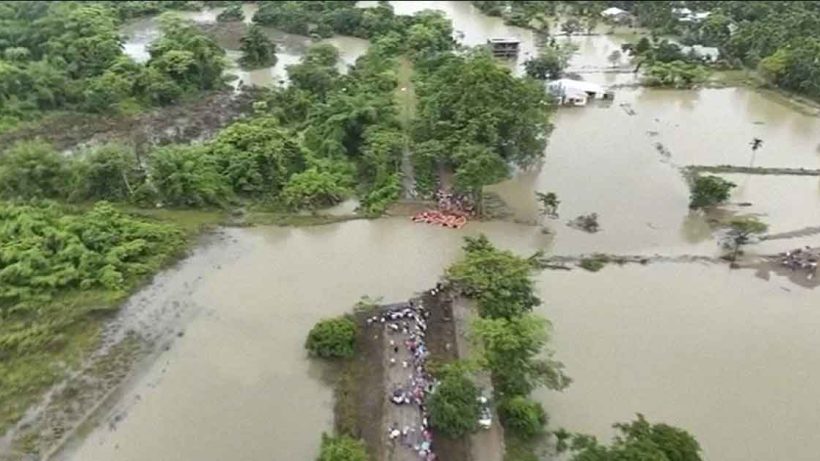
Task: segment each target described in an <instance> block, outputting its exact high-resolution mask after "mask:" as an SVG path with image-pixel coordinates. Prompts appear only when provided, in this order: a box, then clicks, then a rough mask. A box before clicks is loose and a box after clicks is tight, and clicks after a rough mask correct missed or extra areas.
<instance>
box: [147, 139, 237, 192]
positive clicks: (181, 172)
mask: <svg viewBox="0 0 820 461" xmlns="http://www.w3.org/2000/svg"><path fill="white" fill-rule="evenodd" d="M148 170H149V172H150V174H149V177H150V178H151V183H152V185H153V186H154V187H155V188H156V190H157V191H158V192H159V194H160V197H161V198H162V200H163V201H164V202H165V203H166V204H168V205H171V206H186V207H203V206H224V205H226V204H227V202H228V201H229V200H230V197H231V189H230V185H229V183H228V181H227V179H226V178H225V177H224V176H222V175H221V174H220V173H219V168H218V166H217V161H216V159H215V158H214V157H213V156H211V155H209V154H208V151H207V149H206V148H204V147H188V146H167V147H161V148H159V149H156V150H154V151H153V152H152V153H151V156H150V157H149V159H148Z"/></svg>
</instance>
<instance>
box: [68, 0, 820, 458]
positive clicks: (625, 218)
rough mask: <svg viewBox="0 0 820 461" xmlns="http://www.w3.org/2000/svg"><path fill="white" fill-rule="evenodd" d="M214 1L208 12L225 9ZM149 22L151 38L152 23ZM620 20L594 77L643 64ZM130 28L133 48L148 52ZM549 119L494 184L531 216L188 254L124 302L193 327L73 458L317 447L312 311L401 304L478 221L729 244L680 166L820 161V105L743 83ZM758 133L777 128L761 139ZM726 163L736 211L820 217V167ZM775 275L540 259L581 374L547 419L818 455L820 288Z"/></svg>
mask: <svg viewBox="0 0 820 461" xmlns="http://www.w3.org/2000/svg"><path fill="white" fill-rule="evenodd" d="M394 7H395V8H396V11H397V12H398V13H409V12H413V11H418V10H421V9H424V8H430V7H433V8H436V9H441V10H443V11H445V12H446V13H447V14H448V16H450V17H451V18H452V19H453V22H454V26H455V29H456V31H460V33H459V32H457V35H458V36H459V37H462V39H463V41H464V42H466V43H470V44H477V43H483V42H484V41H485V40H486V39H487V38H489V37H498V36H515V37H519V38H522V39H523V40H525V43H524V47H523V52H524V53H527V52H530V53H531V52H532V50H534V49H535V46H534V43H533V38H532V34H531V33H530V32H529V31H526V30H523V29H519V28H514V27H508V26H505V25H504V24H503V23H502V21H501V20H500V19H498V18H487V17H485V16H482V15H480V14H479V13H478V12H477V11H476V10H475V9H474V8H473V7H472V6H470V5H469V3H468V2H394ZM208 14H210V16H207V15H204V16H201V17H200V18H199V19H198V20H201V21H211V20H212V17H215V13H213V12H211V13H208ZM144 32H145V33H143V34H142V35H141V36H142V37H148V38H146V39H145V40H143V41H145V42H146V43H149V42H150V39H151V37H152V35H151V34H152V32H150V31H149V30H147V29H145V30H144ZM138 35H139V34H135V35H134V36H135V37H136V36H138ZM153 37H155V36H153ZM618 37H620V36H591V37H573V38H570V39H569V40H573V41H575V42H576V43H578V44H579V46H580V50H581V54H580V55H579V56H578V57H576V58H574V59H573V62H572V66H573V68H574V69H575V70H578V71H579V72H580V73H581V74H582V75H583V76H584V78H585V79H588V80H591V81H596V82H599V83H604V84H609V85H611V84H622V83H623V84H632V83H634V78H635V77H634V75H632V74H629V73H612V72H608V71H606V69H603V70H599V69H602V68H605V67H606V66H608V65H609V63H608V61H607V60H606V57H607V56H608V54H609V53H610V52H611V50H612V49H615V48H616V47H618V46H619V44H620V40H622V39H621V38H618ZM288 40H290V39H288ZM331 40H334V39H331ZM335 40H338V41H337V43H338V44H339V46H340V47H341V51H342V55H343V56H346V57H345V58H344V59H345V60H346V61H347V62H349V60H350V59H355V56H356V55H357V53H360V52H362V51H363V50H364V48H363V47H361V48H357V47H359V46H361V45H362V42H356V41H347V39H335ZM131 43H132V44H134V46H131V47H129V46H128V45H127V46H126V49H128V50H136V49H137V47H136V44H135V42H131ZM281 43H285V40H284V39H283V41H282V42H281ZM297 43H303V44H305V45H304V46H307V45H306V44H307V43H308V42H307V41H306V39H302V38H299V39H296V38H294V39H293V44H292V46H291V45H289V46H282V50H283V52H282V53H280V54H279V59H280V63H279V64H277V66H274V69H272V70H271V69H269V70H263V71H261V72H260V73H259V74H258V75H257V76H255V77H254V76H253V75H251V74H249V75H248V76H247V79H248V80H247V81H249V82H254V83H256V82H259V83H260V84H262V83H264V82H267V81H268V78H270V80H271V81H275V80H277V79H279V78H281V76H282V75H283V74H282V73H281V70H276V69H277V68H278V67H279V66H284V65H286V64H287V63H290V62H295V61H296V60H298V56H300V55H301V54H300V53H303V51H296V52H290V51H288V50H290V49H297V48H299V47H300V46H302V45H297ZM365 45H366V44H365ZM142 49H144V48H142ZM301 49H302V50H303V48H301ZM134 53H137V52H136V51H134ZM231 55H232V56H236V55H235V53H232V54H231ZM522 59H523V56H520V57H519V61H521V60H522ZM282 69H283V67H282ZM243 79H244V78H243ZM254 79H256V80H254ZM554 123H555V131H554V133H553V134H552V136H551V138H550V144H549V147H548V148H547V152H546V158H545V160H544V162H543V165H541V166H540V168H534V169H533V170H531V171H526V172H520V173H519V174H518V175H516V177H515V178H513V179H511V180H510V181H507V182H505V183H503V184H500V185H498V186H495V187H494V188H492V189H493V190H494V191H495V192H497V193H498V194H499V195H500V196H501V197H502V198H503V199H504V200H505V201H506V202H507V204H508V205H509V206H510V207H511V208H512V210H513V213H514V218H515V219H517V220H518V221H519V222H520V224H516V223H513V222H509V221H508V222H501V221H494V222H486V223H470V224H469V225H468V226H466V227H465V229H463V230H460V231H455V230H445V229H441V228H438V227H432V226H427V225H420V224H412V223H410V222H409V220H407V219H404V218H388V219H379V220H373V221H365V220H362V221H349V222H345V223H339V224H331V225H326V226H320V227H311V228H296V229H290V228H270V227H260V228H254V229H229V230H225V231H224V233H223V234H222V235H223V237H224V238H222V239H219V240H217V241H216V242H213V243H211V244H210V245H209V246H207V247H206V248H203V249H200V250H198V251H200V252H202V251H205V252H207V254H209V255H212V256H213V257H211V258H208V259H206V261H209V263H207V264H202V263H201V261H202V258H201V257H200V258H198V259H197V257H196V255H195V257H194V258H193V259H190V260H186V261H183V262H182V263H180V266H179V267H178V268H176V269H174V270H171V271H169V272H168V273H165V274H163V275H161V276H159V277H158V278H157V281H156V282H155V284H154V285H152V286H151V287H149V288H148V289H147V290H148V291H147V292H143V293H141V294H139V295H137V299H140V300H141V301H142V302H141V303H130V304H128V305H127V306H126V307H125V309H126V310H125V311H124V315H125V316H126V317H127V316H128V315H136V316H137V317H139V312H140V309H146V308H147V307H146V306H155V305H170V306H174V302H177V303H178V304H177V305H184V306H187V307H186V309H187V310H186V311H185V312H186V314H185V315H184V316H183V319H182V320H181V321H180V322H181V323H180V326H179V327H178V328H179V330H180V331H181V332H183V333H184V334H183V335H182V336H176V335H171V336H172V337H173V341H172V342H169V343H167V346H168V349H167V350H164V351H163V350H162V348H160V349H159V352H158V355H157V356H156V357H155V358H154V359H153V360H152V361H150V362H149V363H148V364H147V365H146V369H145V371H144V372H141V373H136V374H135V375H134V376H133V377H132V378H131V379H130V380H129V381H128V382H127V385H126V386H124V387H123V389H122V391H121V392H120V393H119V394H118V395H117V396H115V398H113V399H112V401H111V402H110V404H108V405H106V406H105V407H104V408H105V409H104V411H102V412H100V413H99V415H98V416H97V417H96V418H95V419H94V420H93V422H94V424H90V425H89V428H88V429H87V430H86V431H85V436H83V437H76V438H74V439H73V440H72V442H71V443H70V444H69V445H68V447H67V448H66V450H64V451H63V452H62V453H60V455H59V456H58V458H59V459H65V460H81V461H109V460H118V461H131V460H135V461H136V460H140V461H141V460H145V459H174V460H182V461H193V460H196V461H210V460H214V461H216V460H224V459H235V460H258V459H298V460H302V459H313V458H314V457H315V455H316V452H317V449H318V444H319V439H320V433H321V431H323V430H325V431H327V430H330V429H331V419H332V415H331V411H332V408H331V407H332V402H331V400H332V396H331V389H330V387H329V386H328V385H327V383H326V382H325V378H324V376H323V371H324V370H323V369H322V368H321V367H320V366H319V365H317V364H316V363H314V362H311V361H309V360H308V359H307V357H306V355H305V353H304V350H303V348H302V345H303V341H304V338H305V335H306V334H307V332H308V330H309V328H310V327H311V326H312V325H313V324H314V323H315V322H316V321H317V320H319V319H321V318H323V317H328V316H333V315H338V314H340V313H343V312H346V311H348V310H349V309H350V307H351V306H352V305H353V303H355V302H356V301H357V300H358V299H359V297H360V296H361V295H370V296H382V297H384V299H385V300H386V301H393V300H397V299H406V298H407V297H408V296H410V295H412V294H413V293H414V292H416V291H418V290H421V289H424V288H426V287H428V286H430V285H432V284H434V283H435V281H436V280H437V278H438V277H439V275H440V274H441V273H442V271H443V269H444V268H445V267H446V266H447V265H449V264H450V263H451V262H452V261H454V260H455V259H456V258H457V257H458V256H459V254H460V250H459V247H460V245H461V239H462V237H463V236H464V235H476V234H478V233H481V232H483V233H485V234H486V235H487V236H488V237H489V238H490V239H491V240H492V241H493V242H495V243H496V244H497V245H499V246H500V247H504V248H509V249H512V250H514V251H517V252H520V253H523V254H528V253H531V252H533V251H535V250H539V249H543V250H546V251H548V252H549V253H552V254H563V255H576V254H580V253H591V252H596V251H601V252H608V253H617V254H645V255H651V254H662V255H702V256H710V257H712V256H716V255H717V254H718V253H719V249H718V246H717V244H716V242H715V238H714V236H713V233H712V230H711V228H710V227H709V225H708V224H707V221H706V219H705V218H704V217H703V216H701V215H699V214H693V213H690V212H689V211H688V209H687V204H688V195H689V192H688V188H687V186H686V183H685V181H684V179H683V177H682V175H681V174H680V170H679V167H682V166H686V165H690V164H702V165H719V164H737V165H746V166H748V165H750V164H753V165H756V166H770V167H805V168H818V167H820V150H818V142H820V139H819V138H818V133H820V119H818V118H815V117H809V116H806V115H802V114H801V113H799V112H797V111H794V110H792V109H791V108H790V107H789V106H788V105H786V104H784V103H782V101H779V100H777V99H772V98H771V97H767V96H763V95H761V94H760V93H756V92H754V91H752V90H748V89H743V88H726V89H705V90H700V91H679V90H651V89H642V88H620V89H618V90H617V91H616V99H615V102H614V103H613V104H611V105H609V106H608V107H605V106H592V107H586V108H573V109H560V110H559V111H558V112H557V114H556V115H555V117H554ZM753 137H758V138H761V139H763V141H764V146H763V149H761V150H760V151H758V152H757V153H756V154H755V155H754V156H752V153H751V151H750V149H749V144H748V143H749V142H750V141H751V139H752V138H753ZM725 176H726V177H727V178H728V179H730V180H732V181H733V182H735V183H736V184H738V187H737V188H736V189H735V190H734V191H733V195H732V199H731V200H732V202H733V203H734V204H735V205H732V206H730V207H729V211H731V212H735V213H752V214H757V215H759V216H760V217H761V219H762V220H764V221H766V222H767V223H769V225H770V226H771V229H772V232H773V233H776V234H784V233H785V234H786V235H789V234H788V232H790V231H794V230H799V229H806V228H811V227H812V226H815V227H816V226H820V180H819V179H818V178H817V177H786V176H750V175H736V174H733V175H725ZM534 191H554V192H556V193H557V194H558V196H559V198H560V199H561V205H560V208H559V212H560V214H561V217H560V218H559V219H556V220H547V221H546V226H547V227H548V228H549V229H550V231H551V233H550V234H545V233H543V232H542V231H541V229H540V228H539V227H538V226H535V225H533V224H534V223H538V222H540V217H539V216H538V213H537V208H536V204H535V202H534ZM740 202H750V203H751V206H744V207H741V206H738V205H736V204H737V203H740ZM345 206H347V205H345ZM342 208H344V207H342ZM589 212H597V213H598V214H599V217H600V219H599V220H600V223H601V226H602V229H603V230H602V231H601V232H599V233H596V234H587V233H585V232H581V231H578V230H574V229H571V228H569V227H567V226H566V225H565V223H566V221H567V220H569V219H571V218H574V217H575V216H577V215H579V214H581V213H589ZM807 244H813V245H818V244H820V234H817V233H811V232H808V233H803V234H800V235H799V236H798V237H796V238H782V239H776V240H771V241H766V242H763V243H761V244H759V245H756V246H753V247H750V248H749V251H750V252H752V253H754V252H758V253H773V252H777V251H782V250H784V249H787V248H791V247H794V246H802V245H807ZM758 275H760V274H756V272H755V271H754V270H748V269H743V270H729V269H728V267H727V266H726V265H724V264H704V263H694V262H689V263H653V264H651V265H648V266H639V265H628V266H623V267H618V266H608V267H607V268H605V269H604V270H602V271H601V272H598V273H594V274H593V273H589V272H585V271H582V270H572V271H568V272H567V271H548V272H544V273H542V274H540V275H539V276H538V291H539V296H540V297H541V299H543V300H544V302H545V304H544V306H542V307H541V308H539V311H538V312H539V313H541V314H543V315H545V316H546V317H548V318H550V319H551V320H552V322H553V325H554V342H553V346H554V349H555V350H556V353H557V355H556V356H557V358H559V359H560V360H563V361H564V362H565V364H566V366H567V370H566V371H567V373H568V374H569V375H570V376H572V377H573V379H574V383H573V384H572V386H571V387H570V388H569V389H568V390H567V391H565V392H564V393H560V394H559V393H552V392H546V391H541V392H539V393H538V394H537V396H536V397H537V398H538V399H540V400H541V401H542V402H543V403H544V404H545V407H546V408H547V409H548V411H549V413H550V415H551V421H550V424H551V426H552V427H565V428H567V429H569V430H572V431H581V432H588V433H592V434H594V435H597V436H599V437H601V438H604V439H606V438H607V437H609V436H610V435H611V434H612V432H611V429H610V425H611V424H612V423H613V422H615V421H623V420H627V419H629V418H631V417H632V416H633V415H634V413H636V412H641V413H644V414H645V415H646V416H647V417H648V418H649V419H651V420H659V421H665V422H668V423H670V424H674V425H679V426H682V427H685V428H687V429H689V430H690V431H692V432H693V433H694V434H695V435H696V436H697V437H698V439H699V440H700V441H701V443H702V445H703V447H704V449H705V452H706V459H708V460H717V461H735V460H738V461H740V460H743V461H770V460H772V459H788V460H790V461H803V460H806V461H808V460H814V459H816V453H817V452H818V451H820V441H818V438H817V437H816V435H815V434H814V428H816V427H817V426H818V425H819V424H820V413H818V412H817V411H815V407H816V402H817V401H818V400H820V388H818V387H817V386H816V385H814V383H816V382H818V381H820V363H819V362H820V359H818V356H817V354H816V351H817V350H818V347H819V346H820V337H818V336H817V335H816V331H817V330H818V327H820V311H819V310H818V309H816V307H817V305H818V304H819V303H818V300H820V298H818V294H817V293H818V292H817V291H816V290H811V289H808V288H804V287H801V286H798V285H795V284H794V283H791V282H790V281H789V280H787V279H785V278H783V277H781V276H779V275H776V274H769V278H768V280H766V279H763V278H761V277H759V276H758ZM180 286H183V287H185V289H184V290H180V289H172V288H173V287H180ZM166 287H167V288H166ZM180 303H182V304H180ZM129 313H130V314H129ZM186 319H189V320H186ZM175 328H176V327H175ZM174 331H176V330H174Z"/></svg>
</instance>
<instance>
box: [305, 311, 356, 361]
mask: <svg viewBox="0 0 820 461" xmlns="http://www.w3.org/2000/svg"><path fill="white" fill-rule="evenodd" d="M357 332H358V328H357V327H356V324H355V323H354V322H353V320H352V319H351V318H349V317H338V318H334V319H326V320H322V321H320V322H319V323H317V324H316V325H314V326H313V328H311V330H310V333H308V337H307V342H306V343H305V348H307V350H308V352H310V354H311V355H314V356H317V357H321V358H325V359H327V358H346V357H352V356H353V353H354V349H355V343H356V334H357Z"/></svg>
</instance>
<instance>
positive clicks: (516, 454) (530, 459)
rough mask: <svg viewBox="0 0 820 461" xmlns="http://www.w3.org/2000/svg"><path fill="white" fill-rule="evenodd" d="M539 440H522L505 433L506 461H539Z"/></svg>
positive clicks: (508, 432) (507, 432)
mask: <svg viewBox="0 0 820 461" xmlns="http://www.w3.org/2000/svg"><path fill="white" fill-rule="evenodd" d="M537 446H538V441H537V439H522V438H521V437H518V436H516V435H513V434H511V433H510V431H504V461H538V455H537V454H536V448H537Z"/></svg>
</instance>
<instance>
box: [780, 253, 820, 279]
mask: <svg viewBox="0 0 820 461" xmlns="http://www.w3.org/2000/svg"><path fill="white" fill-rule="evenodd" d="M818 261H820V251H816V250H812V248H811V247H809V246H807V247H805V248H797V249H795V250H791V251H787V252H785V253H780V264H781V265H783V266H785V267H788V268H789V269H791V270H792V272H794V271H797V270H802V271H805V272H806V278H808V279H813V278H814V277H815V276H816V275H817V262H818Z"/></svg>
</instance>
